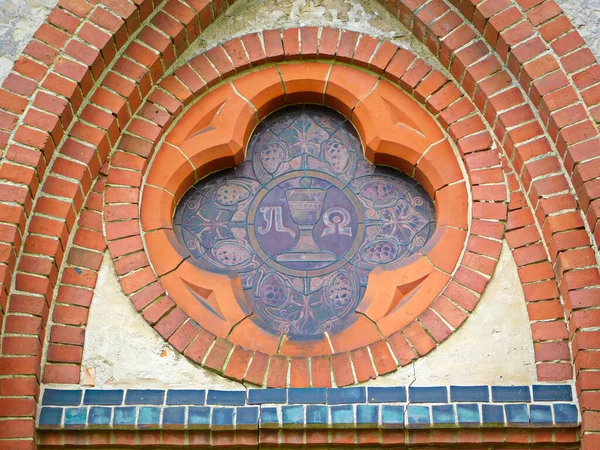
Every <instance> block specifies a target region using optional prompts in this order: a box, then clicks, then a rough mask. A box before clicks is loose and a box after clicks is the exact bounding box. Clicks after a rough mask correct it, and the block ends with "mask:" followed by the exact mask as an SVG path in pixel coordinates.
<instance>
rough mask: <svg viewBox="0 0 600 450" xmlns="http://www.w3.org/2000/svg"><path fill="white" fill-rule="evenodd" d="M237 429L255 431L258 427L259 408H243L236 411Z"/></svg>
mask: <svg viewBox="0 0 600 450" xmlns="http://www.w3.org/2000/svg"><path fill="white" fill-rule="evenodd" d="M235 425H236V428H240V429H241V428H244V429H255V428H257V427H258V407H257V406H242V407H240V408H237V409H236V414H235Z"/></svg>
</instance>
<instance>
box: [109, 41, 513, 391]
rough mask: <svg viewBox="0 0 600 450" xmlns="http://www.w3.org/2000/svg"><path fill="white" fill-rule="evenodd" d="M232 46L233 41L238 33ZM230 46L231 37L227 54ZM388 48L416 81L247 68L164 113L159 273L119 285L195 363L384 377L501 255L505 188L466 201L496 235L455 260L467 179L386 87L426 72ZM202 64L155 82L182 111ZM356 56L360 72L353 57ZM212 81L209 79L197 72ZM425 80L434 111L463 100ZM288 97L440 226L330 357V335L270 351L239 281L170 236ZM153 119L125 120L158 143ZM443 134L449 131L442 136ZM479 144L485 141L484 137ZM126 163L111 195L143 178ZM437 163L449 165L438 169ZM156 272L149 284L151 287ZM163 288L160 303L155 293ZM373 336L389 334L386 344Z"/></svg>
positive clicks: (273, 383)
mask: <svg viewBox="0 0 600 450" xmlns="http://www.w3.org/2000/svg"><path fill="white" fill-rule="evenodd" d="M315 31H316V30H315ZM332 31H333V30H329V29H324V30H323V33H324V35H327V33H330V32H332ZM278 33H279V32H276V33H273V32H265V33H264V38H265V46H266V48H269V45H271V43H273V42H276V40H277V39H279V37H278ZM335 33H337V31H335ZM234 42H237V44H238V45H239V44H240V43H242V42H243V39H242V40H235V41H234ZM233 45H234V44H233V43H231V42H228V43H226V45H224V47H225V48H227V47H228V46H233ZM385 47H386V45H385V44H384V45H383V47H382V48H381V49H380V50H381V51H384V50H385ZM342 49H343V48H342ZM282 50H283V49H282ZM387 51H388V52H389V51H390V49H387ZM396 51H398V55H397V57H395V61H396V64H394V65H391V67H392V68H393V67H396V68H399V67H401V66H400V64H402V65H404V67H406V68H408V67H409V66H410V65H411V64H414V65H415V69H414V70H413V71H412V73H413V74H414V75H413V77H412V78H411V77H409V76H408V75H410V74H411V72H408V73H407V74H406V75H407V76H405V77H404V79H400V78H399V77H397V76H396V77H395V76H394V75H393V72H391V71H390V70H387V69H380V71H381V72H382V75H384V76H385V77H386V78H388V79H387V80H386V79H383V80H380V79H379V77H378V76H376V75H375V74H377V71H376V70H374V71H373V72H374V74H369V73H367V72H363V71H359V70H357V69H352V68H350V67H343V66H331V65H330V64H325V63H317V62H314V63H313V62H304V63H302V64H295V65H287V64H280V65H278V66H277V70H276V68H273V67H268V68H265V69H262V70H259V71H258V72H251V73H249V74H247V75H243V76H241V77H237V78H235V79H234V80H233V81H231V82H230V83H228V84H225V85H222V86H220V87H218V88H216V89H214V90H210V91H209V92H208V93H207V94H205V95H204V96H203V97H201V98H200V100H199V101H197V102H196V103H194V104H193V106H192V107H191V108H189V109H188V110H187V111H186V113H185V114H184V115H183V116H182V117H181V118H180V119H174V118H173V117H170V118H169V122H170V121H171V120H175V121H176V125H175V126H174V127H173V128H172V131H170V132H169V133H168V134H166V137H165V140H164V143H163V144H162V146H161V147H160V150H159V151H158V153H157V154H156V156H155V158H154V161H153V163H152V165H151V169H150V170H149V172H148V173H147V176H146V182H147V184H145V185H144V187H143V196H142V201H141V210H140V212H141V221H142V228H143V230H144V232H145V235H144V240H145V242H146V246H147V249H148V252H149V255H150V260H151V261H152V264H153V269H154V271H152V269H150V267H144V268H143V269H141V270H140V267H133V268H132V270H131V271H130V272H127V273H124V274H122V276H121V277H120V279H121V283H122V286H123V289H124V291H125V292H126V293H127V294H130V295H131V298H132V301H133V302H134V305H135V306H136V308H137V309H138V310H140V311H141V312H142V314H143V315H144V317H145V318H146V319H147V320H148V322H149V323H150V324H151V325H153V326H154V327H155V329H156V330H157V331H158V332H159V333H160V334H161V335H163V337H165V338H166V339H169V341H170V342H171V343H172V344H173V345H174V346H175V347H176V348H177V349H179V350H180V351H182V352H184V353H185V354H186V356H188V358H190V359H192V360H193V361H194V362H196V363H199V364H202V365H204V366H205V367H208V368H210V369H212V370H215V371H218V372H220V373H223V374H224V375H225V376H228V377H231V378H235V379H239V380H245V381H248V382H251V383H254V384H259V385H262V384H263V383H264V384H266V385H267V386H269V387H281V386H286V385H289V386H292V387H303V386H309V385H311V386H316V387H322V386H331V385H332V382H335V384H336V385H339V386H344V385H348V384H352V383H356V382H361V381H365V380H367V379H369V378H373V377H375V376H377V375H378V374H384V373H389V372H390V371H393V370H395V369H396V368H397V366H398V365H405V364H407V363H409V362H411V361H413V360H414V359H415V358H417V357H418V356H422V355H424V354H426V353H428V352H429V351H431V350H432V349H433V348H435V346H436V345H437V344H438V343H440V342H442V341H443V340H445V339H446V338H447V337H448V336H450V335H451V333H452V332H453V331H454V330H455V329H456V328H457V327H458V326H459V325H460V324H461V323H462V322H463V321H464V320H465V318H466V316H467V315H468V312H469V311H472V309H473V308H474V306H475V304H476V303H477V300H478V299H479V295H480V294H481V293H482V292H483V289H484V288H485V285H486V284H487V281H488V280H489V276H490V275H491V273H492V272H493V269H494V267H495V264H496V262H497V258H498V256H499V248H500V241H499V239H501V238H502V229H503V227H502V225H501V224H500V221H502V220H505V217H506V203H505V201H506V194H505V195H504V196H503V197H502V196H501V197H500V198H493V199H487V198H483V199H478V200H477V201H476V202H475V203H474V204H473V206H472V210H473V214H474V216H473V220H475V221H477V223H478V222H479V221H481V222H483V221H485V223H486V225H487V226H488V227H489V226H490V225H491V224H493V223H494V222H496V223H498V225H499V228H498V230H499V231H500V234H499V235H490V234H489V230H485V229H482V230H479V231H476V232H475V233H473V235H472V238H471V239H474V240H479V241H478V242H479V246H480V248H485V247H486V241H487V242H489V244H488V245H487V247H488V249H487V251H486V252H481V251H478V250H477V249H475V250H474V251H469V252H467V253H466V254H465V256H464V257H465V258H466V260H463V263H462V264H460V265H458V266H457V263H458V262H459V259H460V258H459V257H461V255H462V252H463V242H464V241H465V237H466V234H465V231H466V230H467V228H468V220H467V215H466V214H467V210H468V207H467V191H466V189H465V187H464V182H463V183H461V180H462V174H461V171H460V168H459V166H458V164H457V160H456V156H455V155H454V153H453V151H452V148H451V146H450V145H449V143H448V142H447V141H446V140H445V138H444V134H443V133H442V132H441V130H440V128H439V126H438V125H437V124H436V123H435V122H434V121H433V120H432V118H431V116H429V114H427V113H426V112H425V111H423V110H422V109H420V107H419V106H417V103H416V102H415V101H414V100H411V99H410V98H409V97H408V96H406V95H405V94H403V93H402V92H401V90H400V89H398V88H397V87H394V86H393V82H392V81H395V82H396V83H398V84H399V85H400V86H403V87H404V88H405V90H407V91H408V92H411V93H412V92H413V91H414V87H413V86H411V83H413V84H416V83H418V81H420V79H421V77H422V75H423V73H422V71H423V69H420V67H421V66H423V67H425V66H424V63H423V62H422V60H417V59H416V57H415V56H414V55H412V54H410V53H408V52H407V51H405V50H398V49H397V48H395V49H394V51H393V52H391V53H390V54H389V55H388V56H387V58H388V60H391V59H392V57H394V53H395V52H396ZM211 52H212V50H209V52H208V54H210V53H211ZM317 56H320V55H317ZM329 56H330V57H336V56H337V55H336V54H333V55H329ZM375 56H376V53H375V48H373V49H372V51H371V52H370V53H366V54H365V55H364V58H365V59H364V61H363V64H362V65H363V66H368V65H369V61H370V60H371V58H372V57H375ZM205 58H206V55H200V56H198V57H196V58H194V59H193V60H191V61H190V63H189V65H187V66H183V67H182V68H180V69H178V70H177V71H176V72H175V74H174V76H171V77H168V78H166V79H165V80H164V81H163V82H162V87H163V88H164V89H165V91H168V92H170V93H171V94H172V95H174V96H178V99H179V100H180V101H182V102H183V103H184V104H185V103H186V102H188V101H191V100H192V99H193V98H194V96H195V95H198V94H199V93H201V91H202V89H203V88H205V87H206V86H207V85H208V86H211V85H212V84H214V83H216V82H217V81H219V78H218V76H217V73H216V72H214V73H213V78H212V79H210V78H207V79H205V78H200V76H199V75H198V73H197V72H196V71H195V70H193V68H204V69H206V67H207V66H206V65H201V64H200V63H201V62H203V61H204V60H205ZM265 62H267V58H266V56H265V57H263V58H262V59H258V60H256V61H255V62H254V65H255V66H256V65H258V64H261V63H265ZM354 62H355V63H356V64H357V65H358V64H359V62H358V61H357V60H356V59H355V61H354ZM385 64H386V65H387V62H386V63H385ZM215 66H217V64H215ZM244 67H246V62H244V61H241V62H240V68H244ZM373 67H374V66H373ZM417 69H419V70H420V71H417ZM238 70H239V69H238ZM425 70H426V72H430V71H431V69H429V68H426V69H425ZM229 72H231V73H233V71H229ZM396 73H397V72H396ZM192 74H193V75H194V76H196V77H197V79H198V80H202V83H200V84H197V85H195V87H196V88H197V90H194V91H192V90H191V89H193V88H191V89H190V90H189V91H187V92H185V91H181V90H180V89H179V90H178V89H177V86H178V84H177V83H180V81H179V79H180V78H185V77H191V76H192ZM280 74H281V75H280ZM207 76H208V75H207V74H206V73H205V74H204V77H207ZM356 80H360V82H356ZM428 80H431V81H430V83H431V84H429V85H428V84H426V85H425V86H423V91H421V92H419V91H417V92H416V95H415V96H416V97H417V98H418V97H419V96H420V98H421V99H423V98H424V97H425V96H427V97H428V100H426V101H425V102H424V103H425V105H424V106H426V107H428V108H429V109H433V110H434V111H435V109H434V108H438V110H444V109H445V108H446V107H447V105H446V104H444V102H454V101H456V100H457V98H456V97H454V96H453V95H454V94H455V93H456V94H457V95H459V94H458V91H457V90H456V89H455V88H454V86H453V85H452V84H451V83H449V81H448V80H447V79H445V78H444V77H443V76H442V75H441V74H439V73H437V72H432V73H431V74H430V75H429V77H428ZM188 83H189V84H190V86H194V85H192V83H191V82H190V81H188ZM179 86H181V85H179ZM169 89H170V91H169ZM425 89H429V90H430V92H433V91H436V90H439V92H440V94H439V95H437V96H436V95H433V96H430V95H427V92H428V91H425ZM284 92H285V95H284ZM323 93H324V94H323ZM297 101H313V102H318V103H323V104H325V105H328V106H331V107H334V108H335V109H337V110H338V111H340V112H341V113H343V114H345V115H346V116H347V117H349V118H350V119H351V120H352V121H353V122H354V124H355V125H356V127H357V130H358V132H359V134H360V135H361V138H362V141H363V142H364V143H365V152H366V156H367V157H368V158H369V159H371V160H372V161H373V162H375V163H383V164H386V165H392V166H395V167H398V168H400V169H401V170H404V171H405V172H407V173H409V174H411V175H415V176H416V177H417V179H418V180H419V181H421V183H422V184H423V185H424V186H425V188H426V189H427V190H428V191H429V193H430V195H431V196H432V197H434V198H435V201H436V206H437V209H438V225H439V226H438V231H437V232H436V235H435V236H434V238H433V239H432V242H431V245H429V246H428V248H427V250H426V252H424V255H423V256H419V257H418V258H416V259H414V260H411V261H410V264H408V265H406V266H404V267H402V268H399V269H396V270H394V271H391V272H390V271H383V272H380V273H377V274H374V275H373V276H372V277H373V279H372V280H371V281H370V284H369V286H370V288H369V287H368V288H367V292H366V294H365V301H364V302H363V304H362V305H361V306H360V307H359V311H360V312H361V313H362V315H359V316H358V320H357V321H356V322H355V323H354V324H353V325H352V326H350V327H349V328H347V329H346V330H344V331H342V332H340V333H339V334H337V335H333V336H331V345H333V354H331V353H332V351H331V347H330V344H329V342H328V341H326V340H323V342H313V343H310V344H302V343H300V344H293V343H292V342H290V341H287V342H286V343H285V344H284V345H283V346H281V348H279V347H280V345H279V338H278V337H276V336H272V335H270V334H268V333H266V332H264V331H263V330H261V329H260V328H259V327H258V326H256V325H254V324H253V322H252V321H248V320H246V321H244V320H243V319H244V317H245V314H244V313H243V311H242V310H241V309H240V307H239V306H238V302H237V301H236V300H235V298H236V295H241V294H240V293H238V292H236V291H235V286H236V283H233V284H232V283H231V281H230V280H229V279H228V278H227V277H224V276H218V275H212V274H208V273H207V272H204V271H201V270H200V269H198V268H197V267H195V266H193V265H192V264H191V263H189V262H188V261H185V260H184V259H183V258H184V257H183V256H182V255H185V252H184V251H182V250H180V249H178V248H177V247H178V244H177V240H176V238H175V235H174V233H173V231H172V215H173V210H174V206H175V204H176V203H177V202H178V201H179V199H180V198H181V196H182V195H183V194H184V193H185V191H186V190H187V189H188V188H189V187H190V186H191V185H192V184H193V183H194V182H195V181H196V180H198V179H200V178H202V177H203V176H205V175H206V174H208V173H212V172H214V171H215V170H218V169H222V168H225V167H231V166H233V165H235V164H237V163H239V162H241V159H242V157H243V151H244V149H245V145H246V143H247V141H248V138H249V136H250V132H251V131H252V129H253V128H254V126H255V125H256V123H257V121H258V120H259V119H260V118H262V117H264V116H265V115H266V114H268V113H269V112H271V111H272V110H274V109H275V108H277V107H279V106H282V105H284V104H286V102H287V103H288V104H290V103H295V102H297ZM144 108H145V107H142V109H144ZM398 124H400V125H402V126H401V127H399V126H398ZM158 125H159V124H157V125H154V126H152V125H151V124H150V123H149V122H147V121H144V120H143V119H142V118H139V119H138V118H134V119H133V121H132V127H135V128H133V133H135V134H136V135H138V136H139V138H144V139H150V140H152V142H155V143H157V142H159V140H160V139H161V136H162V129H161V128H159V126H158ZM415 128H416V130H415ZM129 130H131V128H129V129H127V131H129ZM452 131H453V130H452V128H451V134H452ZM479 131H480V132H481V133H480V134H481V137H484V135H485V134H486V133H487V132H486V131H485V130H484V129H483V128H481V130H479ZM460 133H462V132H461V131H458V133H457V135H456V136H453V137H454V140H455V142H458V139H459V138H461V137H462V134H460ZM486 142H488V143H489V146H491V145H492V139H491V137H489V135H488V138H487V140H486ZM149 150H150V148H149ZM150 151H151V150H150ZM488 153H490V155H491V154H496V155H497V150H495V149H494V150H488ZM115 156H118V154H117V155H115ZM148 156H150V153H149V154H148ZM477 156H478V157H480V155H477ZM121 160H123V161H126V160H124V159H121V158H114V159H113V163H112V165H111V169H110V171H109V176H108V185H109V187H117V186H119V185H122V184H123V183H121V182H120V181H119V180H129V181H130V180H140V179H141V178H142V175H143V172H144V170H145V169H146V167H147V164H145V163H142V162H141V161H140V163H139V164H138V166H139V167H140V169H139V170H137V172H138V173H139V175H134V174H133V173H131V172H132V171H133V170H134V169H133V168H132V167H131V165H130V163H129V162H126V163H125V164H124V165H120V164H115V161H121ZM470 160H472V157H471V156H466V157H465V163H466V165H467V168H468V169H469V170H470V171H472V172H473V174H474V175H475V174H477V173H484V171H486V170H489V169H492V168H493V167H498V169H499V159H498V157H497V156H496V158H495V159H493V158H492V159H489V158H488V159H487V160H483V161H477V162H475V163H471V164H470V163H469V161H470ZM441 167H443V168H444V169H445V170H444V171H441V170H440V168H441ZM124 171H127V172H124ZM126 173H127V175H128V176H127V177H125V176H124V175H125V174H126ZM128 183H129V182H128ZM474 184H480V183H479V182H477V181H476V182H475V183H474ZM502 185H503V180H498V182H496V183H495V186H494V187H491V186H488V187H487V188H488V189H489V188H491V189H496V191H498V188H500V190H501V191H504V192H506V190H505V189H506V188H503V187H502ZM133 188H134V186H130V187H129V189H130V190H131V189H133ZM135 188H136V189H137V186H136V187H135ZM471 189H472V188H471ZM481 189H482V190H485V189H486V188H485V187H482V188H481ZM123 202H124V200H123V199H120V198H115V199H114V201H113V202H112V203H119V204H120V205H121V206H124V205H122V204H123ZM107 207H110V202H109V204H107ZM115 225H117V224H115ZM124 226H126V224H124ZM127 239H131V238H127ZM136 239H137V238H136ZM119 242H120V240H118V239H117V240H115V242H114V243H113V242H111V241H109V248H110V249H111V254H112V255H113V258H115V259H116V264H119V258H120V257H121V256H122V255H123V253H122V251H121V250H120V248H118V249H117V250H116V251H113V249H115V248H117V247H116V245H119ZM493 248H496V249H497V251H495V250H492V249H493ZM140 252H142V250H141V249H140ZM478 252H479V253H478ZM128 257H131V255H128ZM138 259H139V260H142V257H141V256H140V257H139V258H138ZM469 264H470V265H469ZM480 266H483V267H484V270H483V273H486V274H487V276H486V275H482V274H481V273H478V272H482V271H481V269H480ZM473 268H474V269H476V270H477V271H478V272H476V271H474V270H472V269H473ZM154 275H156V276H158V278H159V280H160V281H159V282H158V283H157V279H156V278H155V276H154ZM399 279H402V280H406V281H405V283H403V284H402V285H401V286H399V285H398V283H397V282H394V280H399ZM161 286H162V287H161ZM163 288H165V289H166V292H167V294H168V296H165V295H164V291H163ZM190 289H193V290H194V293H192V292H191V291H190ZM442 292H443V293H444V295H443V296H442V295H441V294H442ZM198 293H201V295H202V297H204V298H205V299H206V301H207V302H208V304H207V305H206V306H203V304H202V303H201V302H199V301H198V300H197V295H194V294H198ZM173 300H174V301H173ZM399 305H401V306H399ZM214 311H219V312H220V313H221V314H220V315H217V314H215V313H214ZM188 317H191V318H192V319H194V320H188ZM198 324H199V325H200V326H198ZM381 336H383V337H384V338H385V339H384V340H381ZM292 344H293V345H292ZM278 349H279V351H278ZM309 358H310V362H309V360H308V359H309ZM288 372H289V375H288ZM309 372H310V373H309ZM332 375H333V379H332ZM288 380H289V381H288Z"/></svg>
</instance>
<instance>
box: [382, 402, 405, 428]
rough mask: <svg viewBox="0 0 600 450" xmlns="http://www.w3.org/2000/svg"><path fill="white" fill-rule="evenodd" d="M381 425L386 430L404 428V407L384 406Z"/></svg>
mask: <svg viewBox="0 0 600 450" xmlns="http://www.w3.org/2000/svg"><path fill="white" fill-rule="evenodd" d="M381 424H382V425H383V427H384V428H402V427H404V406H398V405H383V406H382V407H381Z"/></svg>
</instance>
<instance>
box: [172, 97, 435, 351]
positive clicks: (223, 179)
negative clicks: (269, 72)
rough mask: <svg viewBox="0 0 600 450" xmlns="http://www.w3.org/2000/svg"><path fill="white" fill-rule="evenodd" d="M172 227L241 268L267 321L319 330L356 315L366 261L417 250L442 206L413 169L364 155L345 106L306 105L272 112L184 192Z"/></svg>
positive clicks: (286, 329)
mask: <svg viewBox="0 0 600 450" xmlns="http://www.w3.org/2000/svg"><path fill="white" fill-rule="evenodd" d="M174 227H175V230H176V232H177V234H178V236H179V238H180V239H181V241H182V242H183V243H184V244H185V245H186V247H187V248H188V250H189V252H190V254H191V255H192V256H193V258H194V263H195V264H196V265H198V266H199V267H201V268H203V269H205V270H209V271H214V272H221V273H229V272H234V273H235V274H237V275H238V276H239V277H240V279H241V283H242V288H243V289H244V293H245V304H244V305H243V307H244V308H245V309H246V310H247V311H252V312H255V313H256V314H254V315H253V316H252V320H255V321H256V323H258V324H259V325H260V326H261V327H262V328H263V329H265V330H268V331H269V332H271V333H274V334H281V333H283V334H286V335H288V336H289V337H291V338H294V339H311V338H316V337H319V336H321V335H322V334H323V333H324V332H336V331H339V330H341V329H344V328H345V327H347V326H348V325H349V324H350V323H351V322H352V320H353V319H354V316H355V314H354V313H355V311H356V308H357V306H358V304H359V303H360V300H361V299H362V297H363V294H364V291H365V288H366V285H367V281H368V276H369V273H370V272H371V271H372V270H373V269H374V268H375V267H378V266H389V265H394V264H402V260H403V259H405V258H406V257H408V256H411V255H412V254H414V253H416V252H418V251H419V250H420V249H421V248H422V247H423V246H424V245H425V243H426V242H427V240H428V239H429V238H430V237H431V235H432V234H433V231H434V230H435V210H434V207H433V202H432V201H431V199H430V198H429V196H428V194H427V193H426V192H425V190H424V189H423V188H422V187H421V186H420V185H419V184H418V183H417V182H416V181H415V180H414V179H412V178H410V177H408V176H406V175H404V174H401V173H399V172H397V171H394V170H391V169H385V168H376V167H374V166H373V165H371V164H370V163H369V162H368V161H367V160H366V159H365V157H364V155H363V151H362V148H361V144H360V141H359V139H358V137H357V135H356V132H355V130H354V129H353V127H352V126H351V125H350V124H349V122H347V121H346V120H345V119H344V118H343V117H341V116H339V115H338V114H337V113H334V112H332V111H330V110H327V109H323V108H317V107H313V106H310V107H309V106H305V107H294V108H286V109H284V110H281V111H279V112H277V113H275V114H273V115H271V116H269V117H268V118H267V119H266V120H264V121H263V122H262V123H261V124H260V125H259V127H257V129H256V131H255V133H254V135H253V137H252V139H251V141H250V143H249V144H248V152H247V155H246V160H245V161H244V162H243V163H242V164H240V165H239V166H238V167H236V168H235V169H233V170H230V171H227V172H221V173H218V174H214V175H212V176H211V177H208V178H207V179H205V180H203V181H201V182H200V183H198V184H197V185H195V186H194V187H193V188H192V189H190V190H189V191H188V192H187V193H186V195H185V196H184V198H183V199H182V201H181V202H180V204H179V205H178V207H177V210H176V214H175V219H174Z"/></svg>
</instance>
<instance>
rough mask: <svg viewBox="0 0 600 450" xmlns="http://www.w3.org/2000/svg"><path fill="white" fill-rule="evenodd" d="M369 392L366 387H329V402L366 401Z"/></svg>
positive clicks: (332, 403)
mask: <svg viewBox="0 0 600 450" xmlns="http://www.w3.org/2000/svg"><path fill="white" fill-rule="evenodd" d="M366 398H367V394H366V391H365V388H364V387H353V388H330V389H327V403H329V404H330V405H342V404H346V403H364V402H365V401H366Z"/></svg>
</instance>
